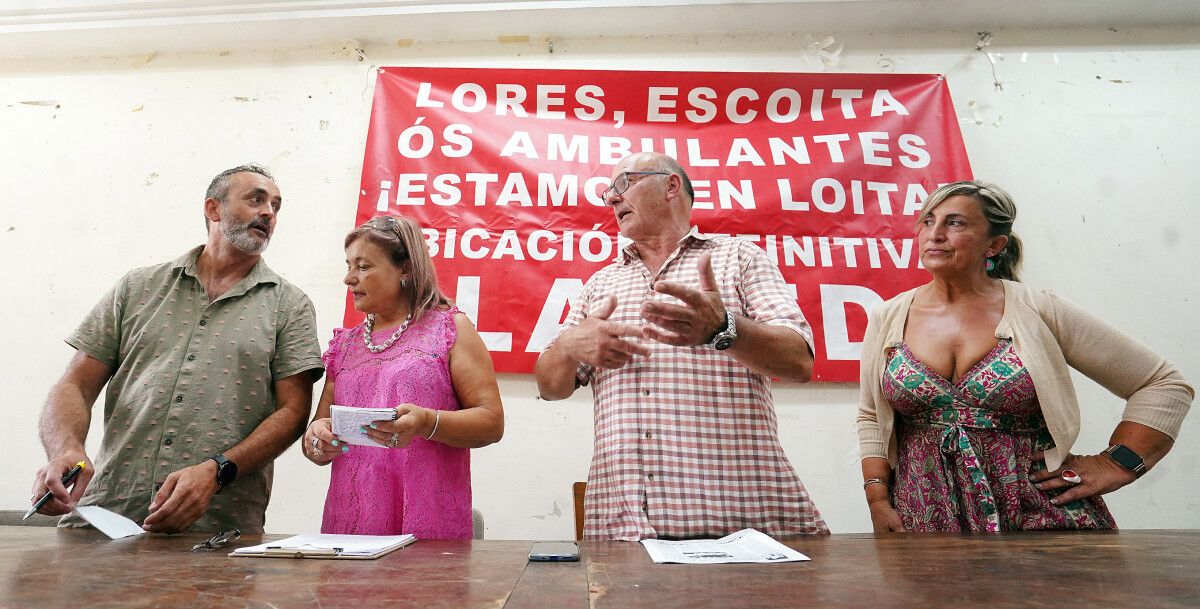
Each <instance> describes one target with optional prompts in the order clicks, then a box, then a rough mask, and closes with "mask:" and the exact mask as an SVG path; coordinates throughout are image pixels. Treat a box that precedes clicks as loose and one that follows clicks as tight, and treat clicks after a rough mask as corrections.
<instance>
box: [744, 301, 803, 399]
mask: <svg viewBox="0 0 1200 609" xmlns="http://www.w3.org/2000/svg"><path fill="white" fill-rule="evenodd" d="M735 318H736V320H737V332H738V337H737V342H735V343H734V345H733V348H732V349H730V350H729V351H728V353H729V354H730V355H732V356H733V357H734V359H736V360H738V361H739V362H741V363H742V365H744V366H746V367H747V368H749V369H751V370H753V371H755V372H758V373H759V374H764V375H766V376H769V377H772V378H777V379H783V380H785V381H796V382H799V383H807V382H808V381H809V379H811V378H812V369H813V354H812V351H811V350H810V349H809V347H808V342H807V341H805V340H804V337H802V336H800V334H799V333H797V332H796V331H794V330H792V329H790V328H785V327H782V326H771V325H767V324H764V323H759V322H757V321H754V320H752V319H748V318H745V317H741V316H735Z"/></svg>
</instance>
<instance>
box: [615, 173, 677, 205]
mask: <svg viewBox="0 0 1200 609" xmlns="http://www.w3.org/2000/svg"><path fill="white" fill-rule="evenodd" d="M669 175H671V172H669V171H623V172H621V173H619V174H617V177H616V178H613V181H612V186H609V187H608V188H605V189H604V192H602V193H600V200H602V201H608V198H609V197H611V196H612V195H623V194H625V191H626V190H629V187H630V186H632V185H633V183H632V182H630V181H629V176H669Z"/></svg>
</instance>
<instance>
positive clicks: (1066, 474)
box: [1062, 469, 1083, 484]
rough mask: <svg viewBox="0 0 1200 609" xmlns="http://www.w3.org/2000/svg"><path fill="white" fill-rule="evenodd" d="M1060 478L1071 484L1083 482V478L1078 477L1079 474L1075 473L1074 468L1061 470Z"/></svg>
mask: <svg viewBox="0 0 1200 609" xmlns="http://www.w3.org/2000/svg"><path fill="white" fill-rule="evenodd" d="M1062 479H1063V481H1064V482H1069V483H1071V484H1080V483H1082V482H1083V478H1081V477H1079V474H1077V473H1075V471H1074V470H1070V469H1064V470H1063V472H1062Z"/></svg>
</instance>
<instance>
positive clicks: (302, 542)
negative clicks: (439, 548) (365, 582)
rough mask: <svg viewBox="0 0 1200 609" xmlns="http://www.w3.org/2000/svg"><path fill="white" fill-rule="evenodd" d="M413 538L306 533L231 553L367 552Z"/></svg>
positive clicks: (413, 539)
mask: <svg viewBox="0 0 1200 609" xmlns="http://www.w3.org/2000/svg"><path fill="white" fill-rule="evenodd" d="M414 541H416V537H414V536H412V535H322V534H319V533H310V534H306V535H295V536H293V537H288V538H287V539H280V540H278V541H269V542H267V543H264V544H260V545H257V546H249V547H246V548H238V549H236V550H234V551H233V554H262V553H263V552H266V551H267V550H276V549H278V550H297V551H300V552H305V551H310V552H311V551H321V550H333V549H335V548H336V549H338V552H337V555H338V556H371V555H372V554H376V553H379V552H382V551H384V550H386V549H388V548H390V547H394V546H400V547H402V546H405V545H408V544H410V543H412V542H414Z"/></svg>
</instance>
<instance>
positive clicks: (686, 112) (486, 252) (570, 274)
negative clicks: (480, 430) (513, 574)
mask: <svg viewBox="0 0 1200 609" xmlns="http://www.w3.org/2000/svg"><path fill="white" fill-rule="evenodd" d="M648 150H653V151H658V152H665V153H667V154H670V155H671V156H673V157H675V158H676V159H678V160H679V162H680V164H681V165H682V166H683V167H684V168H685V170H686V171H687V172H688V175H689V176H690V177H691V179H692V181H693V184H694V186H695V189H696V198H695V205H694V210H693V214H692V220H693V223H694V224H696V225H697V226H699V228H700V230H701V231H704V232H713V233H724V234H731V235H740V236H743V237H744V238H747V239H750V240H752V241H754V242H755V243H756V244H758V245H759V246H760V247H762V248H763V249H764V250H765V251H766V252H767V253H768V255H769V256H771V258H772V259H773V260H775V261H776V263H777V264H778V265H779V267H780V269H781V271H782V272H783V276H784V278H785V279H786V280H787V281H788V283H789V284H792V285H794V286H795V288H796V294H797V300H798V302H799V304H800V307H801V309H802V310H803V311H804V315H805V317H807V318H808V320H809V322H810V323H811V324H812V325H813V329H814V334H815V338H816V343H817V353H816V356H817V363H816V370H815V374H814V379H815V380H823V381H856V380H857V379H858V377H857V374H858V351H859V343H860V342H861V341H862V335H863V331H864V328H865V326H866V311H867V310H869V309H870V307H872V306H874V305H875V304H876V303H878V302H881V301H883V300H885V299H887V298H890V297H892V296H894V295H895V294H897V293H899V292H901V291H903V290H906V289H908V288H910V287H913V286H915V285H918V284H919V283H921V282H924V281H925V280H926V278H927V277H926V275H925V273H924V271H922V270H920V268H919V261H918V256H917V251H916V243H915V241H914V224H915V212H916V210H917V209H918V208H919V207H920V204H921V201H922V200H923V199H924V198H925V196H926V195H927V194H928V193H929V192H930V191H932V190H933V189H934V188H936V187H937V185H938V184H941V183H945V182H950V181H954V180H960V179H968V178H970V177H971V171H970V165H969V163H968V161H967V155H966V152H965V150H964V148H963V143H962V136H961V134H960V133H959V129H958V123H957V120H956V118H955V114H954V110H953V107H952V105H951V101H950V93H949V90H948V88H947V85H946V82H945V80H943V79H941V78H939V77H937V76H932V75H911V74H785V73H758V72H742V73H735V72H626V71H602V70H584V71H580V70H510V69H447V68H382V69H380V70H379V73H378V80H377V82H376V87H375V99H374V104H373V106H372V109H371V124H370V128H369V130H368V133H367V147H366V153H365V155H364V160H363V171H362V186H361V190H360V191H359V201H358V213H357V216H356V222H359V223H361V222H365V221H366V220H368V219H370V218H371V217H373V216H376V215H379V214H384V213H387V214H400V215H407V216H410V217H413V218H414V219H416V220H417V221H418V222H420V224H421V225H422V226H423V227H424V228H425V236H426V240H427V243H428V245H429V247H430V252H431V253H432V254H433V258H434V264H435V265H436V266H437V268H438V278H439V280H440V282H441V284H442V287H443V289H444V290H445V291H446V292H447V293H448V294H449V295H450V296H451V297H453V298H455V299H456V301H457V304H458V306H459V307H460V308H461V309H463V310H464V311H465V312H466V313H467V314H468V315H469V316H470V317H471V318H472V320H474V321H475V323H476V326H477V327H478V328H479V330H480V332H481V333H482V334H483V336H484V340H485V341H486V342H487V343H488V348H489V349H490V350H491V351H492V357H493V360H494V361H495V364H496V369H497V370H498V371H500V372H530V371H532V369H533V362H534V361H535V360H536V359H537V354H538V353H539V352H540V350H541V349H542V348H543V347H544V346H545V345H546V344H547V343H548V342H549V341H550V340H551V339H552V338H553V337H554V336H555V335H556V334H557V332H558V329H559V327H560V326H559V324H560V323H561V321H562V320H563V319H564V318H565V317H566V313H567V310H568V307H569V301H570V300H571V299H572V298H574V296H575V295H576V294H577V293H578V292H579V290H580V289H582V286H583V282H584V281H586V280H587V278H588V277H590V276H591V275H592V274H593V273H594V272H596V271H597V270H599V269H600V268H601V267H603V266H604V265H605V264H608V263H609V262H610V261H612V260H613V259H614V258H616V256H617V254H618V252H619V248H620V247H621V246H622V245H623V244H624V241H623V239H621V240H620V242H619V240H618V238H617V229H616V222H615V220H614V218H613V214H612V211H611V210H610V209H609V208H607V207H606V206H605V205H604V204H603V201H602V200H601V198H600V193H601V192H602V191H603V190H604V189H605V188H606V187H607V186H608V184H609V176H610V174H611V172H612V169H613V166H614V165H616V163H617V162H618V161H619V160H621V158H623V157H624V156H626V155H628V154H630V153H631V152H640V151H648ZM361 319H362V316H361V314H359V313H357V312H356V311H355V310H354V308H353V306H352V303H351V301H350V300H349V299H348V300H347V304H346V315H345V323H346V325H347V326H349V325H352V324H356V323H358V322H359V321H361Z"/></svg>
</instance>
